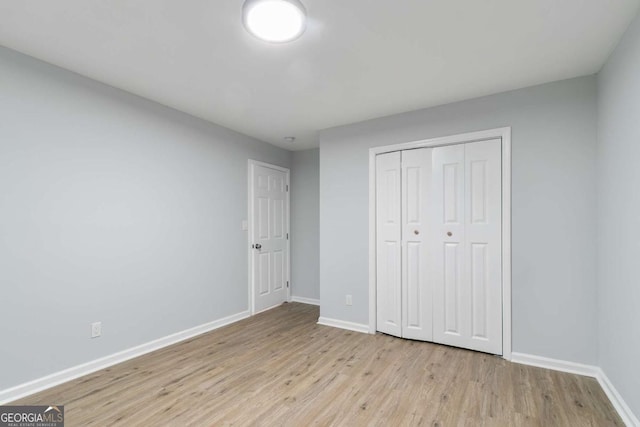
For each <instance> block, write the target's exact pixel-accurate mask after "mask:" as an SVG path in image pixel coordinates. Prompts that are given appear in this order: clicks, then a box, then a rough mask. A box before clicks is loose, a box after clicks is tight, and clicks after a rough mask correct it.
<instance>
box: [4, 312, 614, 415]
mask: <svg viewBox="0 0 640 427" xmlns="http://www.w3.org/2000/svg"><path fill="white" fill-rule="evenodd" d="M317 318H318V309H317V307H313V306H309V305H304V304H296V303H291V304H284V305H283V306H281V307H278V308H276V309H273V310H271V311H269V312H266V313H262V314H259V315H257V316H254V317H252V318H250V319H247V320H244V321H241V322H238V323H236V324H233V325H230V326H227V327H225V328H221V329H218V330H216V331H213V332H210V333H207V334H204V335H201V336H199V337H196V338H193V339H191V340H188V341H185V342H182V343H179V344H176V345H174V346H171V347H167V348H165V349H162V350H159V351H156V352H154V353H151V354H148V355H145V356H142V357H139V358H137V359H133V360H130V361H128V362H125V363H122V364H120V365H117V366H114V367H111V368H109V369H105V370H103V371H99V372H96V373H94V374H91V375H88V376H86V377H82V378H79V379H77V380H75V381H71V382H69V383H66V384H63V385H60V386H58V387H55V388H52V389H50V390H47V391H44V392H42V393H39V394H37V395H33V396H31V397H29V398H25V399H22V400H21V401H19V402H16V403H18V404H42V405H48V404H64V405H65V415H66V416H65V418H66V425H67V426H92V425H96V426H113V425H126V426H156V425H175V426H213V425H237V426H244V425H265V426H279V425H288V426H309V425H319V426H326V425H340V426H368V425H380V426H396V425H407V426H408V425H433V426H436V425H437V426H482V425H485V426H519V425H523V426H529V425H531V426H534V425H535V426H538V425H539V426H565V425H566V426H608V425H620V426H621V425H623V423H622V421H621V420H620V418H619V417H618V415H617V414H616V412H615V410H614V409H613V407H612V406H611V404H610V403H609V401H608V400H607V397H606V396H605V394H604V392H603V391H602V389H601V388H600V386H599V385H598V383H597V382H596V380H594V379H592V378H587V377H581V376H578V375H570V374H564V373H558V372H553V371H548V370H545V369H540V368H533V367H528V366H524V365H518V364H515V363H509V362H506V361H504V360H503V359H501V358H499V357H496V356H490V355H486V354H482V353H475V352H471V351H465V350H460V349H455V348H451V347H446V346H440V345H436V344H430V343H422V342H415V341H407V340H402V339H398V338H393V337H389V336H386V335H381V334H378V335H375V336H372V335H366V334H360V333H357V332H349V331H344V330H341V329H335V328H330V327H326V326H319V325H316V320H317Z"/></svg>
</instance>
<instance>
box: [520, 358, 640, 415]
mask: <svg viewBox="0 0 640 427" xmlns="http://www.w3.org/2000/svg"><path fill="white" fill-rule="evenodd" d="M511 356H512V358H511V361H512V362H514V363H521V364H523V365H530V366H536V367H538V368H546V369H552V370H554V371H561V372H568V373H570V374H578V375H585V376H588V377H593V378H595V379H596V380H598V383H599V384H600V387H602V390H604V392H605V394H606V395H607V397H608V398H609V400H610V401H611V404H612V405H613V407H614V408H615V410H616V411H617V412H618V415H620V418H622V421H623V422H624V423H625V425H627V426H630V427H640V421H639V420H638V418H637V417H636V416H635V415H634V413H633V412H632V411H631V408H629V406H628V405H627V403H626V402H625V401H624V399H623V398H622V396H621V395H620V393H618V391H617V390H616V388H615V387H614V386H613V384H612V383H611V381H610V380H609V378H608V377H607V375H606V374H605V373H604V371H603V370H602V369H601V368H599V367H598V366H593V365H584V364H582V363H575V362H567V361H565V360H558V359H550V358H548V357H541V356H534V355H531V354H524V353H513V354H512V355H511Z"/></svg>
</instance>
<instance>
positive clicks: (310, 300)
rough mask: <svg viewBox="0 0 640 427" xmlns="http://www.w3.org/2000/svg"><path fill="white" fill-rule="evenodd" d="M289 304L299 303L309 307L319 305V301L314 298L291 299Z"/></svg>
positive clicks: (293, 297) (294, 297)
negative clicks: (309, 305)
mask: <svg viewBox="0 0 640 427" xmlns="http://www.w3.org/2000/svg"><path fill="white" fill-rule="evenodd" d="M291 302H300V303H302V304H311V305H317V306H319V305H320V300H319V299H315V298H307V297H296V296H292V297H291Z"/></svg>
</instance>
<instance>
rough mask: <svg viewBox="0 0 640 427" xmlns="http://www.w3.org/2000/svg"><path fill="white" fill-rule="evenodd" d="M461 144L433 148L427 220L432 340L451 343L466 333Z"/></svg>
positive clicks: (467, 305) (466, 304) (466, 309)
mask: <svg viewBox="0 0 640 427" xmlns="http://www.w3.org/2000/svg"><path fill="white" fill-rule="evenodd" d="M464 175H465V174H464V145H451V146H446V147H437V148H434V149H433V171H432V176H433V178H432V179H433V185H432V200H431V209H432V212H433V214H432V215H431V218H430V228H431V230H430V231H431V233H430V234H431V236H432V239H431V242H430V243H431V244H430V248H431V251H430V252H431V254H432V256H431V257H430V258H429V260H428V262H430V263H431V266H432V267H431V269H432V271H433V338H434V341H436V342H440V343H444V344H453V345H456V344H455V343H459V342H460V337H462V336H464V335H466V334H468V324H469V321H468V318H467V317H468V315H469V298H468V295H467V294H466V293H465V291H464V281H463V279H464V277H463V273H464V264H465V260H464V242H465V233H464V232H465V229H464V213H465V210H464Z"/></svg>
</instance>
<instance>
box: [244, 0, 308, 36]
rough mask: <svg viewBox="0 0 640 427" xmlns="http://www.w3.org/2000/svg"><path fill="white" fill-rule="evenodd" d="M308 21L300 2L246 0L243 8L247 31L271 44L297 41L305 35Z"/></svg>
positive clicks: (294, 0) (297, 0)
mask: <svg viewBox="0 0 640 427" xmlns="http://www.w3.org/2000/svg"><path fill="white" fill-rule="evenodd" d="M306 21H307V12H306V10H305V8H304V6H303V5H302V3H301V2H300V1H299V0H246V1H245V2H244V5H243V6H242V22H243V23H244V27H245V28H246V29H247V31H249V33H251V34H253V35H254V36H255V37H257V38H259V39H261V40H264V41H267V42H271V43H285V42H289V41H292V40H295V39H297V38H298V37H300V36H301V35H302V33H304V30H305V28H306Z"/></svg>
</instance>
